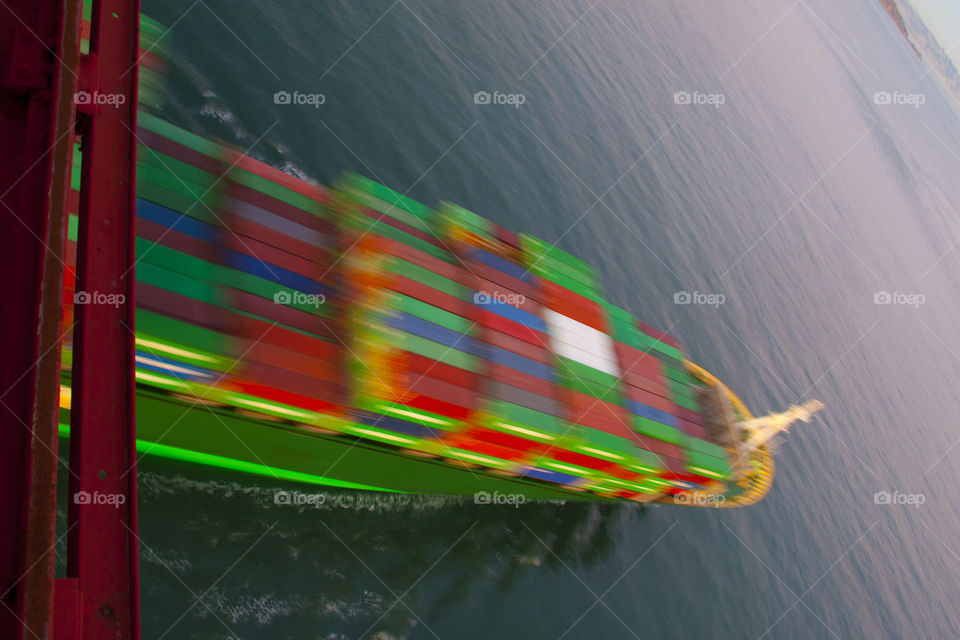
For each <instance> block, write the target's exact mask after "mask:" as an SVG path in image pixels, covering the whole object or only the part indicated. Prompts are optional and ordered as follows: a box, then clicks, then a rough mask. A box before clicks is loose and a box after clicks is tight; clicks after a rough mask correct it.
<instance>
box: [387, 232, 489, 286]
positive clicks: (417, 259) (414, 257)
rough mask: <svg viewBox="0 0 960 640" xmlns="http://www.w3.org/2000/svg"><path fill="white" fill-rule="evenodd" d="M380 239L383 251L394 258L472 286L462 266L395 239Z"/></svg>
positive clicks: (471, 279) (467, 273)
mask: <svg viewBox="0 0 960 640" xmlns="http://www.w3.org/2000/svg"><path fill="white" fill-rule="evenodd" d="M378 237H379V239H380V247H381V250H382V251H384V252H385V253H388V254H390V255H392V256H396V257H398V258H401V259H402V260H406V261H407V262H409V263H411V264H415V265H417V266H418V267H423V268H424V269H426V270H428V271H432V272H433V273H436V274H437V275H441V276H443V277H444V278H448V279H450V280H453V281H454V282H459V283H460V284H462V285H464V286H467V287H469V286H472V285H471V283H472V282H473V278H472V276H471V275H470V273H469V272H467V271H466V270H464V268H463V266H462V265H460V264H450V263H449V262H446V261H445V260H441V259H440V258H437V257H436V256H432V255H430V254H429V253H424V252H423V251H420V250H419V249H415V248H414V247H411V246H409V245H406V244H403V243H402V242H398V241H397V240H394V239H393V238H387V237H385V236H378Z"/></svg>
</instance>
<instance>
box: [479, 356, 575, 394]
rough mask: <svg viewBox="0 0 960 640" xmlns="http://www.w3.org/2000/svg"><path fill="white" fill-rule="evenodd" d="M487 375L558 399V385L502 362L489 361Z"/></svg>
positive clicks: (492, 378)
mask: <svg viewBox="0 0 960 640" xmlns="http://www.w3.org/2000/svg"><path fill="white" fill-rule="evenodd" d="M485 375H486V376H487V377H489V378H490V379H491V380H496V381H498V382H502V383H504V384H509V385H513V386H515V387H517V388H519V389H524V390H526V391H530V392H531V393H536V394H539V395H541V396H544V397H547V398H553V399H556V397H557V387H556V385H554V384H553V383H552V382H549V381H548V380H544V379H543V378H538V377H537V376H533V375H530V374H529V373H525V372H523V371H518V370H517V369H511V368H510V367H506V366H504V365H501V364H496V363H494V362H490V361H487V366H486V371H485Z"/></svg>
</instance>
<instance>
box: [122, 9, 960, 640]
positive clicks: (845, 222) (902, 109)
mask: <svg viewBox="0 0 960 640" xmlns="http://www.w3.org/2000/svg"><path fill="white" fill-rule="evenodd" d="M144 11H145V13H147V14H149V15H151V16H153V17H154V18H156V19H158V20H160V21H161V22H163V23H165V24H167V25H173V28H172V30H171V31H170V33H169V35H168V36H167V42H168V45H169V47H170V52H171V71H170V75H169V85H170V86H169V96H168V102H167V104H166V106H165V108H164V112H163V114H162V115H163V116H164V117H166V118H168V119H171V120H173V121H175V122H177V123H179V124H181V125H183V126H187V127H189V128H191V129H193V130H194V131H196V132H198V133H201V134H203V135H207V136H211V137H217V138H220V139H222V140H225V141H227V142H230V143H232V144H236V145H238V146H240V147H242V148H249V149H250V153H251V154H252V155H254V156H256V157H259V158H261V159H263V160H265V161H267V162H270V163H272V164H274V165H276V166H283V167H284V168H285V169H287V170H288V171H290V172H292V173H297V174H299V175H302V176H304V177H309V178H311V179H315V180H318V181H329V180H332V179H333V178H335V177H336V175H337V174H338V173H339V172H340V171H342V170H353V171H357V172H359V173H363V174H365V175H368V176H370V177H374V178H376V179H379V180H380V181H382V182H384V183H385V184H387V185H389V186H391V187H393V188H395V189H397V190H398V191H401V192H409V195H410V196H411V197H414V198H416V199H418V200H420V201H423V202H425V203H428V204H432V203H434V202H436V201H438V200H450V201H452V202H456V203H458V204H461V205H463V206H465V207H467V208H469V209H472V210H474V211H477V212H478V213H480V214H482V215H484V216H487V217H489V218H490V219H492V220H494V221H495V222H497V223H499V224H501V225H504V226H507V227H509V228H511V229H513V230H515V231H528V232H532V233H535V234H537V235H539V236H541V237H543V238H544V239H546V240H547V241H557V242H558V244H559V245H560V246H561V247H563V248H565V249H567V250H569V251H571V252H573V253H575V254H576V255H579V256H581V257H583V258H584V259H586V260H588V261H590V262H591V263H593V264H595V265H596V266H597V267H598V268H599V270H600V272H601V275H602V279H603V282H604V283H605V289H606V291H607V294H608V297H609V298H610V299H611V300H612V301H613V302H615V303H618V304H620V305H621V306H624V307H626V308H628V309H631V310H632V311H634V312H635V313H636V314H637V315H638V316H639V317H641V319H644V320H646V321H647V322H649V323H651V324H654V325H656V326H660V327H662V328H665V329H666V328H669V329H670V331H671V333H673V334H674V335H676V336H678V337H679V338H680V339H681V340H682V341H683V342H684V343H685V345H686V346H687V348H688V350H689V352H690V354H691V356H692V357H693V358H694V359H695V360H697V361H699V362H700V363H702V364H704V365H705V366H706V367H707V368H709V369H711V370H712V371H713V372H714V373H716V374H717V375H718V376H720V377H721V378H722V379H723V380H724V381H726V382H727V383H728V384H729V385H730V386H731V388H733V389H734V390H735V391H737V393H738V394H739V395H740V396H741V397H742V398H743V400H744V401H745V402H746V403H747V404H748V405H749V406H750V407H751V408H752V409H753V410H754V412H755V413H758V414H759V413H763V412H766V411H769V410H779V409H782V408H784V407H785V406H786V405H788V404H789V403H791V402H796V401H798V400H802V399H808V398H819V399H820V400H822V401H823V402H824V403H825V404H826V409H825V410H824V411H823V412H821V414H820V415H818V417H817V418H816V419H815V420H814V421H813V422H812V423H810V424H800V425H798V426H796V427H794V428H793V430H792V431H791V433H790V435H789V437H788V438H787V439H786V441H785V442H784V443H782V444H781V445H780V446H779V448H778V451H777V456H776V462H777V476H776V481H775V483H774V486H773V489H772V491H771V493H770V495H769V496H768V497H767V498H766V500H765V501H763V502H762V503H761V504H759V505H756V506H754V507H751V508H748V509H742V510H719V511H718V510H709V509H698V510H694V509H685V508H680V507H668V506H658V507H652V508H646V509H641V508H639V507H634V506H598V505H592V504H553V503H548V504H539V503H530V504H524V505H521V506H518V507H514V506H484V505H475V504H473V503H472V501H469V500H459V499H451V498H433V497H409V496H367V495H360V494H351V493H337V492H331V493H329V494H327V495H326V496H325V499H324V501H323V504H322V505H319V506H316V507H304V508H294V507H289V506H283V505H275V504H274V503H273V494H274V491H276V490H277V489H278V488H287V489H288V488H290V487H288V486H287V485H282V484H280V483H278V482H275V481H272V480H270V479H263V478H252V477H245V476H236V475H233V474H230V473H227V472H222V471H217V470H209V469H203V468H196V467H190V466H186V465H183V464H180V463H174V462H166V461H160V460H152V459H148V460H145V461H144V463H143V464H142V466H141V469H140V518H141V520H140V535H141V538H142V540H143V544H142V564H141V573H142V618H143V622H142V624H143V636H144V638H163V637H169V638H318V639H319V638H327V639H347V638H379V639H388V638H445V639H446V638H477V639H479V638H544V639H551V640H552V639H557V638H570V639H574V638H590V639H594V638H632V637H637V638H678V639H700V638H703V639H724V640H725V639H728V638H729V639H733V638H755V639H756V638H771V639H774V638H784V639H803V640H807V639H814V638H824V639H828V638H844V639H846V638H852V639H863V638H870V639H874V638H877V639H881V638H883V639H886V638H890V639H908V638H909V639H913V638H935V639H941V638H957V637H960V614H958V612H957V611H958V604H960V588H958V584H960V517H958V513H957V508H956V505H957V504H958V499H960V490H958V488H957V482H956V480H957V467H958V464H960V447H956V446H955V445H956V444H957V442H958V438H960V428H958V421H957V415H960V399H958V396H957V392H956V381H957V379H958V373H960V327H958V325H957V323H956V322H955V319H956V318H957V315H958V311H960V306H958V304H960V303H958V291H957V279H956V275H955V274H956V273H957V268H958V266H960V249H958V248H956V246H955V245H956V244H957V240H958V238H960V216H958V215H957V206H956V203H957V202H960V181H958V176H960V117H958V109H957V107H956V105H955V104H953V103H952V102H951V101H950V99H949V98H948V97H947V96H946V94H945V92H943V91H942V90H941V89H940V88H939V86H938V85H937V83H936V81H935V80H934V78H933V77H932V75H930V74H925V70H926V68H925V66H924V65H923V63H922V62H921V61H919V60H918V59H917V58H916V57H915V56H914V55H913V53H912V52H911V51H910V49H909V47H908V45H907V44H906V43H905V42H904V41H903V39H902V38H901V37H900V35H899V33H898V32H897V31H896V29H895V28H894V27H893V25H892V24H891V22H890V20H889V19H888V18H887V16H886V15H885V14H884V12H883V11H882V10H881V8H880V7H879V4H878V3H876V2H875V1H874V0H850V1H849V2H842V3H833V2H829V1H828V0H800V1H798V2H792V1H791V0H744V1H734V0H697V1H691V0H678V1H676V2H665V1H662V0H660V1H645V2H627V1H626V0H603V1H600V2H596V3H593V0H587V2H581V1H579V0H577V1H576V2H573V1H566V0H563V1H557V2H545V1H543V0H538V1H530V2H515V3H506V2H492V1H487V0H480V1H466V0H464V1H451V2H442V3H440V2H435V3H431V2H425V1H422V0H397V1H396V2H392V1H391V0H383V1H380V0H376V1H370V2H360V3H352V2H343V1H342V0H338V1H328V2H322V3H321V2H294V1H283V2H280V1H278V0H271V1H264V2H256V3H254V2H248V1H246V0H235V1H233V2H226V1H224V0H204V1H203V2H200V3H191V2H189V1H188V0H174V1H170V2H163V3H161V2H155V1H152V0H148V1H147V2H144ZM277 91H288V92H291V93H292V92H294V91H299V92H301V93H305V94H311V95H312V94H322V95H323V104H321V105H319V106H317V107H316V108H315V107H314V106H311V105H309V104H300V105H295V104H286V105H285V104H275V103H274V99H273V96H274V93H275V92H277ZM477 92H488V93H489V94H491V97H492V100H491V103H490V104H477V103H475V98H474V96H475V94H476V93H477ZM495 92H497V93H495ZM684 92H685V94H686V95H689V96H690V100H689V103H687V104H684V102H685V100H684ZM878 92H886V94H889V95H890V96H891V100H890V104H884V102H885V100H884V98H883V97H882V95H881V97H880V98H879V99H878V98H876V95H877V93H878ZM678 93H680V94H681V95H680V96H677V95H676V94H678ZM518 95H519V96H522V102H523V103H522V104H515V103H517V102H520V101H521V98H519V97H509V96H518ZM916 95H922V96H923V104H919V105H917V104H911V103H917V102H919V100H918V99H917V98H915V97H913V98H911V97H910V96H916ZM904 96H906V97H904ZM496 100H499V101H503V102H504V103H503V104H496V103H493V102H494V101H496ZM511 102H512V103H513V104H511ZM678 102H679V104H678ZM683 291H686V292H689V293H691V294H694V293H696V294H702V295H698V296H695V297H696V298H697V299H698V300H707V299H708V298H707V297H705V296H707V295H712V296H713V297H712V298H709V299H710V300H714V301H718V300H721V299H722V304H715V305H710V304H687V305H684V304H676V303H675V294H677V293H678V292H683ZM883 292H887V293H889V294H890V296H889V299H890V300H891V301H892V302H893V303H892V304H876V302H877V301H881V302H882V301H883V300H885V299H886V298H885V297H884V296H883ZM878 294H879V297H877V296H878ZM720 296H722V298H720ZM882 492H889V494H890V495H891V496H892V497H891V502H893V504H882V503H881V504H878V503H877V502H878V500H879V501H880V502H882V501H883V499H882V495H883V494H882ZM894 492H898V493H894ZM878 493H880V494H881V496H880V497H879V498H878V497H877V494H878ZM918 503H922V504H918Z"/></svg>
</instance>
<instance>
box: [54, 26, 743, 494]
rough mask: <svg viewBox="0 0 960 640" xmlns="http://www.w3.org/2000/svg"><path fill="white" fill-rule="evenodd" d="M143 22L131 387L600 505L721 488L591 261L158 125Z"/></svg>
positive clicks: (71, 236) (683, 394)
mask: <svg viewBox="0 0 960 640" xmlns="http://www.w3.org/2000/svg"><path fill="white" fill-rule="evenodd" d="M142 26H143V29H142V36H141V38H142V46H143V47H144V50H143V53H144V56H143V60H142V62H141V104H140V112H139V116H138V118H139V122H138V130H137V138H138V143H139V144H138V149H137V152H138V153H137V156H138V161H137V162H138V164H137V175H138V182H137V203H136V204H137V221H136V222H137V227H136V230H137V238H136V255H137V265H136V277H137V290H136V293H137V300H136V304H137V308H136V378H137V381H138V383H140V384H142V385H148V386H150V387H153V388H156V389H162V390H165V391H167V392H171V393H176V394H180V395H182V396H185V397H186V398H188V399H189V401H191V402H193V403H194V404H197V403H212V404H222V405H228V406H231V407H233V408H234V409H236V410H239V411H243V412H248V413H252V414H255V415H256V416H257V417H259V418H265V419H272V420H286V421H290V422H292V423H296V424H298V425H301V426H307V427H312V428H320V429H322V430H324V431H325V432H328V433H329V432H333V433H338V434H346V435H349V436H352V437H357V438H362V439H365V440H368V441H375V442H378V443H381V444H387V445H391V446H395V447H399V448H401V449H402V450H403V451H405V452H406V453H408V454H411V455H419V456H429V457H436V458H442V459H444V460H445V461H446V462H447V463H448V464H457V465H463V466H468V467H479V468H482V469H484V470H486V471H489V472H493V473H499V474H505V475H510V476H516V477H525V478H529V479H531V480H537V481H543V482H548V483H553V484H559V485H564V486H567V487H569V488H571V489H576V490H581V491H591V492H594V493H597V494H599V495H603V496H607V497H618V498H627V499H633V500H638V501H646V500H651V499H656V498H657V497H658V496H660V495H663V494H664V493H674V492H677V491H680V490H689V489H699V488H704V486H705V485H706V484H707V483H708V482H709V481H711V480H716V479H727V478H729V476H730V473H731V472H730V468H729V460H728V458H729V454H728V452H727V451H726V450H725V449H724V448H723V447H720V446H717V445H715V444H713V443H711V442H709V440H708V434H707V431H706V429H705V428H704V423H703V419H702V417H701V412H700V407H699V404H698V402H697V387H698V385H699V383H698V381H697V380H696V379H695V378H694V377H693V376H692V375H690V374H689V373H688V372H687V370H686V368H685V366H684V362H683V361H684V359H685V355H684V353H683V350H682V348H681V346H680V345H679V343H677V342H676V340H674V339H673V338H672V337H671V336H669V335H667V334H665V333H663V332H661V331H658V330H656V329H654V328H652V327H649V326H648V325H645V324H642V323H639V322H637V321H636V319H635V318H634V317H633V316H632V314H631V313H629V312H628V311H625V310H624V309H621V308H619V307H616V306H613V305H611V304H609V303H608V302H606V300H605V298H604V297H603V295H602V293H601V290H600V286H599V284H598V280H597V276H596V273H595V271H594V270H593V269H592V268H591V267H590V266H589V265H587V264H586V263H585V262H583V261H582V260H579V259H578V258H576V257H574V256H572V255H570V254H568V253H566V252H563V251H561V250H560V249H558V248H557V247H554V246H552V245H550V244H548V243H546V242H544V241H542V240H540V239H538V238H535V237H533V236H530V235H526V234H520V235H517V234H514V233H512V232H509V231H507V230H506V229H503V228H501V227H499V226H497V225H495V224H493V223H492V222H490V221H489V220H487V219H485V218H483V217H481V216H479V215H477V214H475V213H472V212H470V211H468V210H466V209H463V208H462V207H459V206H456V205H453V204H449V203H441V204H440V205H439V206H438V207H437V208H436V209H434V210H431V209H429V208H428V207H425V206H424V205H422V204H420V203H417V202H415V201H413V200H411V199H410V198H407V197H406V196H404V195H401V194H399V193H397V192H395V191H392V190H390V189H388V188H387V187H384V186H383V185H380V184H378V183H377V182H374V181H371V180H368V179H366V178H362V177H360V176H356V175H352V174H345V175H344V176H343V177H342V178H341V179H340V181H339V182H338V184H337V185H336V189H334V190H332V191H328V190H327V189H325V188H323V187H320V186H317V185H313V184H309V183H307V182H305V181H302V180H299V179H296V178H294V177H292V176H290V175H288V174H285V173H283V172H281V171H278V170H276V169H273V168H271V167H269V166H267V165H265V164H263V163H260V162H258V161H255V160H253V159H252V158H250V157H248V156H246V155H243V154H240V153H237V152H236V151H233V150H231V149H228V148H226V147H223V146H221V145H218V144H215V143H212V142H210V141H208V140H205V139H203V138H201V137H199V136H196V135H194V134H192V133H189V132H187V131H185V130H183V129H180V128H178V127H175V126H173V125H171V124H169V123H167V122H165V121H163V120H161V119H160V118H158V117H156V116H155V115H153V112H154V111H155V110H156V108H157V106H158V105H159V104H160V100H161V97H162V71H163V57H162V46H160V44H159V38H160V35H161V34H162V29H161V27H160V25H157V24H156V23H153V22H152V21H150V20H149V19H148V18H144V21H143V23H142ZM148 50H149V52H148ZM81 158H82V154H81V153H80V150H79V147H78V148H77V151H76V153H75V161H74V176H73V181H74V185H75V187H76V185H77V184H78V181H79V172H80V166H81ZM77 202H78V197H77V193H76V191H74V193H73V194H72V199H71V216H70V227H69V232H68V245H67V247H68V252H67V255H68V270H67V277H66V292H65V293H66V295H65V313H64V324H65V330H66V332H67V339H66V343H67V347H66V348H65V350H64V354H63V361H64V367H65V369H69V367H70V362H71V352H70V349H69V327H70V326H71V324H72V321H73V305H74V302H75V300H76V302H77V303H80V304H84V303H89V302H90V300H89V296H90V295H93V294H95V293H96V292H83V291H82V288H81V287H76V286H75V272H74V269H73V265H74V264H75V259H76V255H75V254H76V237H77V215H76V213H77V209H76V207H77ZM75 294H76V295H77V296H78V297H77V298H75ZM84 295H86V296H87V297H83V296H84Z"/></svg>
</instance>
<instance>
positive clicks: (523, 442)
mask: <svg viewBox="0 0 960 640" xmlns="http://www.w3.org/2000/svg"><path fill="white" fill-rule="evenodd" d="M464 435H466V436H467V437H469V438H472V439H474V440H479V441H481V442H488V443H490V444H495V445H497V446H500V447H506V448H508V449H514V450H516V451H520V452H523V453H526V452H528V451H534V450H536V451H539V450H542V449H546V448H547V445H545V444H543V443H542V442H538V441H536V440H529V439H527V438H521V437H520V436H515V435H511V434H509V433H502V432H500V431H494V430H493V429H487V428H485V427H478V426H474V427H470V429H468V430H467V431H466V432H464Z"/></svg>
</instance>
